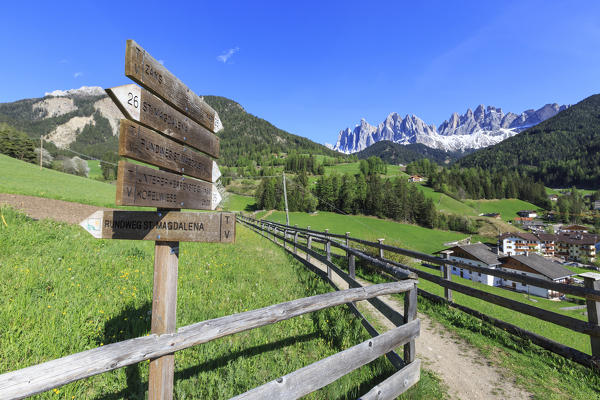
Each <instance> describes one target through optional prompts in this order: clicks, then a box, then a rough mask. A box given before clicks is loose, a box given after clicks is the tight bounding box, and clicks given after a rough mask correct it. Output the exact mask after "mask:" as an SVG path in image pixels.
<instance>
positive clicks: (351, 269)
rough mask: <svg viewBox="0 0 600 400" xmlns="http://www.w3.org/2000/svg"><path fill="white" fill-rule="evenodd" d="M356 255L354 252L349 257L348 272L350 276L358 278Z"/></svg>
mask: <svg viewBox="0 0 600 400" xmlns="http://www.w3.org/2000/svg"><path fill="white" fill-rule="evenodd" d="M355 259H356V256H355V255H354V254H350V258H349V259H348V274H349V275H350V278H352V279H354V278H356V271H355V264H356V261H355Z"/></svg>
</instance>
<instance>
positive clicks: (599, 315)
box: [580, 272, 600, 358]
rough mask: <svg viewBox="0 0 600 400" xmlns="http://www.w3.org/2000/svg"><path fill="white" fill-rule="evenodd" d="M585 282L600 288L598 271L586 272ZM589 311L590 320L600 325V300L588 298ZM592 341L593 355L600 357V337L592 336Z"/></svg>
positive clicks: (586, 284)
mask: <svg viewBox="0 0 600 400" xmlns="http://www.w3.org/2000/svg"><path fill="white" fill-rule="evenodd" d="M580 275H581V276H583V281H584V282H583V284H584V286H585V287H586V288H588V289H594V290H600V274H599V273H597V272H585V273H583V274H580ZM585 303H586V305H587V313H588V322H589V323H590V324H594V325H600V323H599V322H600V302H598V301H595V300H590V299H586V301H585ZM590 341H591V342H592V356H594V357H598V358H600V337H596V336H590Z"/></svg>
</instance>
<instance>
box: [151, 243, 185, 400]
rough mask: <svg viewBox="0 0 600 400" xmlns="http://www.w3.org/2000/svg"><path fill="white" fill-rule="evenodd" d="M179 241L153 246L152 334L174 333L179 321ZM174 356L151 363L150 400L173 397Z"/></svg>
mask: <svg viewBox="0 0 600 400" xmlns="http://www.w3.org/2000/svg"><path fill="white" fill-rule="evenodd" d="M178 265H179V242H156V244H155V246H154V288H153V291H152V322H151V332H152V333H153V334H155V335H163V334H165V333H175V329H176V321H177V274H178ZM174 372H175V356H174V354H169V355H165V356H162V357H160V358H157V359H153V360H150V370H149V374H148V399H149V400H163V399H164V400H170V399H172V398H173V376H174Z"/></svg>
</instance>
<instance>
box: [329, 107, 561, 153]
mask: <svg viewBox="0 0 600 400" xmlns="http://www.w3.org/2000/svg"><path fill="white" fill-rule="evenodd" d="M567 107H568V106H564V105H563V106H559V105H558V104H546V105H545V106H543V107H542V108H540V109H538V110H526V111H523V112H522V113H521V114H515V113H511V112H509V113H506V114H505V113H504V112H503V111H502V109H501V108H496V107H493V106H488V107H487V108H486V107H485V106H483V105H479V106H477V108H475V111H472V110H471V109H467V111H466V112H465V113H464V114H463V115H459V114H457V113H453V114H452V115H451V116H450V118H449V119H448V120H446V121H444V122H442V124H440V126H439V127H437V128H436V127H435V125H428V124H426V123H425V122H424V121H423V120H422V119H420V118H419V117H417V116H415V115H406V116H405V117H404V118H402V117H401V116H400V115H398V114H397V113H391V114H390V115H388V117H387V118H386V119H385V120H384V121H383V122H382V123H381V124H379V125H378V126H376V127H375V126H373V125H371V124H369V123H368V122H367V121H366V120H365V119H362V120H361V122H360V124H358V125H356V126H355V127H354V129H350V128H346V129H344V130H342V131H340V133H339V134H338V140H337V142H336V144H335V146H334V147H333V148H334V150H337V151H340V152H342V153H346V154H350V153H355V152H358V151H361V150H363V149H365V148H367V147H369V146H370V145H372V144H374V143H376V142H379V141H381V140H390V141H392V142H395V143H400V144H411V143H422V144H424V145H426V146H429V147H432V148H436V149H441V150H446V151H462V150H466V149H478V148H482V147H487V146H491V145H494V144H496V143H499V142H501V141H503V140H505V139H507V138H509V137H511V136H514V135H516V134H517V133H519V132H521V131H523V130H525V129H527V128H529V127H531V126H534V125H537V124H538V123H540V122H542V121H544V120H546V119H548V118H550V117H553V116H554V115H556V114H557V113H559V112H560V111H562V110H565V109H566V108H567Z"/></svg>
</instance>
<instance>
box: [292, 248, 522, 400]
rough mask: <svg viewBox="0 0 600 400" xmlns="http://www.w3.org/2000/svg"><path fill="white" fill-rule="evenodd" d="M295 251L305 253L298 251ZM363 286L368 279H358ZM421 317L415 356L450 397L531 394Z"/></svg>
mask: <svg viewBox="0 0 600 400" xmlns="http://www.w3.org/2000/svg"><path fill="white" fill-rule="evenodd" d="M298 254H300V255H304V253H302V252H300V251H298ZM311 263H312V264H313V265H315V266H316V267H318V268H319V269H321V270H323V271H326V270H327V267H326V266H325V265H324V264H323V263H321V262H319V261H317V260H315V259H314V258H312V259H311ZM332 277H333V281H334V283H335V284H336V285H337V287H339V288H341V289H347V288H348V284H347V283H346V281H344V280H343V279H342V278H341V277H339V276H338V275H337V274H335V272H333V273H332ZM357 280H358V281H359V282H360V283H361V284H363V285H369V284H370V283H369V282H366V281H363V280H361V279H357ZM381 300H383V301H384V302H386V303H387V304H388V305H389V306H390V307H392V308H393V309H394V310H396V311H398V312H399V313H401V314H402V313H403V312H404V304H402V303H400V302H399V301H398V300H396V299H394V298H392V297H391V296H382V298H381ZM358 306H359V308H360V309H361V311H362V310H367V312H368V314H369V315H371V316H373V317H374V318H375V319H376V320H377V322H378V323H379V325H380V326H384V327H385V329H391V328H393V327H394V325H393V324H392V323H391V322H390V321H389V320H388V319H387V318H385V317H384V316H383V315H382V314H381V313H380V312H379V311H377V310H376V309H375V308H374V307H373V306H372V305H371V304H370V303H369V302H367V301H361V302H358ZM418 317H419V319H420V320H421V334H420V336H419V337H418V338H417V341H416V348H417V358H420V359H421V360H422V361H423V363H424V366H425V367H426V368H427V369H429V370H431V371H433V372H435V374H436V375H437V376H438V377H440V379H441V380H442V382H443V383H444V384H445V385H446V386H447V388H448V393H449V394H450V396H451V398H452V399H463V400H471V399H474V400H475V399H476V400H479V399H530V398H533V396H532V395H531V394H530V393H528V392H526V391H525V390H524V389H522V388H520V387H518V386H517V385H516V384H515V379H514V377H512V376H511V374H510V373H509V372H508V371H505V370H503V369H502V368H501V367H499V366H497V365H495V364H494V363H493V362H492V361H490V360H488V359H486V358H485V357H484V356H483V355H482V354H481V353H480V352H479V351H478V350H477V349H476V348H474V347H473V346H471V345H469V344H468V343H467V342H465V341H464V340H463V339H462V338H460V337H458V336H457V335H456V334H454V333H453V332H451V331H449V330H448V329H446V328H445V327H444V326H442V325H440V324H438V323H437V322H435V321H432V320H431V319H430V318H429V317H427V315H424V314H421V313H419V314H418Z"/></svg>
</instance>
